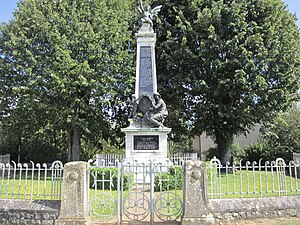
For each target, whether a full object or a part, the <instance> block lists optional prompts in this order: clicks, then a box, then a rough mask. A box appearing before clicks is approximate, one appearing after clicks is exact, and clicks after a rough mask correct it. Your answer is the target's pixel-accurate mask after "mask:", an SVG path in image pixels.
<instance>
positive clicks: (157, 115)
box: [144, 92, 168, 128]
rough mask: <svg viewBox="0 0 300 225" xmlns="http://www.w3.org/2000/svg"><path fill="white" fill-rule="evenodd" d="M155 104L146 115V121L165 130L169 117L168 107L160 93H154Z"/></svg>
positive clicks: (153, 103)
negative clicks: (164, 123) (166, 120)
mask: <svg viewBox="0 0 300 225" xmlns="http://www.w3.org/2000/svg"><path fill="white" fill-rule="evenodd" d="M153 98H154V102H151V103H152V106H151V108H150V109H149V110H148V112H146V113H145V115H144V121H145V122H146V123H148V124H149V125H152V126H153V127H159V128H164V125H163V122H164V120H165V118H166V117H167V115H168V110H167V105H166V103H165V102H164V100H162V98H161V96H160V94H159V93H157V92H156V93H153Z"/></svg>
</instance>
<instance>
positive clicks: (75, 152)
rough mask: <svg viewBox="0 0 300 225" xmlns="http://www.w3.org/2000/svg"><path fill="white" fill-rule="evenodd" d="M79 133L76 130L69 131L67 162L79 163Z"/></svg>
mask: <svg viewBox="0 0 300 225" xmlns="http://www.w3.org/2000/svg"><path fill="white" fill-rule="evenodd" d="M80 137H81V134H80V131H79V130H77V129H74V130H70V131H69V140H68V141H69V144H68V148H69V149H68V162H71V161H79V156H80Z"/></svg>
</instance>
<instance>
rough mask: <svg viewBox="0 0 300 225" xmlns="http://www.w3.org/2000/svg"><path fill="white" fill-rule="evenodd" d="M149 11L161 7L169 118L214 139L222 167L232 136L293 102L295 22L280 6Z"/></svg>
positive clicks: (214, 3)
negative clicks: (157, 9) (158, 9)
mask: <svg viewBox="0 0 300 225" xmlns="http://www.w3.org/2000/svg"><path fill="white" fill-rule="evenodd" d="M152 4H153V5H158V4H162V5H163V7H162V10H161V12H160V15H159V21H158V23H157V25H156V26H155V27H156V32H157V35H158V41H157V48H158V49H157V54H158V56H157V67H158V69H157V71H158V78H159V82H158V83H159V84H161V89H162V96H164V98H165V101H166V102H167V103H168V104H169V108H170V111H171V113H170V117H172V116H174V115H179V116H181V118H184V120H185V121H186V124H188V125H190V126H191V127H192V132H193V133H194V134H201V133H202V132H203V131H206V132H207V133H208V134H209V135H211V136H212V137H214V138H215V142H216V144H217V146H218V157H219V158H220V159H221V161H222V162H223V163H224V162H226V161H229V160H230V159H231V145H232V142H233V137H234V135H237V134H240V133H245V132H247V131H248V130H249V128H251V127H253V125H254V124H255V123H259V122H261V121H265V120H268V119H269V118H271V117H272V115H273V113H275V112H278V111H280V110H285V109H287V108H288V107H289V106H290V105H291V104H292V103H293V101H294V100H296V98H297V94H296V93H297V91H298V90H299V73H300V38H299V30H298V27H297V25H296V23H295V20H296V17H295V16H294V15H292V14H291V13H289V12H288V10H287V7H286V5H284V3H283V2H282V1H281V0H153V1H152ZM173 110H179V111H180V112H177V113H176V114H174V115H173V114H172V111H173ZM174 121H176V120H174ZM181 124H182V123H181ZM172 127H174V128H175V129H176V123H175V124H173V126H172Z"/></svg>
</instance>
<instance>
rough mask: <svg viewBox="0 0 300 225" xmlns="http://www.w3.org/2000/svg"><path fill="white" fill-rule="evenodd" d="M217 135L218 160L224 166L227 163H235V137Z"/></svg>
mask: <svg viewBox="0 0 300 225" xmlns="http://www.w3.org/2000/svg"><path fill="white" fill-rule="evenodd" d="M215 135H216V144H217V146H218V159H219V160H220V161H221V163H222V165H226V163H227V162H230V163H232V162H233V152H232V144H233V135H231V136H227V137H225V136H224V135H222V134H217V133H216V134H215Z"/></svg>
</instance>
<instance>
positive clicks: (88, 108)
mask: <svg viewBox="0 0 300 225" xmlns="http://www.w3.org/2000/svg"><path fill="white" fill-rule="evenodd" d="M131 7H132V1H131V0H128V1H127V0H126V1H123V2H122V3H120V2H119V1H118V0H112V1H109V2H108V1H104V0H103V1H96V0H92V1H90V0H80V1H72V0H70V1H69V0H64V1H50V0H45V1H38V0H24V1H23V2H21V3H20V4H19V9H18V10H17V11H16V12H15V18H14V19H13V20H12V21H11V22H10V24H4V25H1V27H0V54H1V55H2V56H3V57H1V58H0V64H1V67H2V68H1V69H0V74H1V77H2V78H1V81H2V80H3V82H4V84H5V85H4V89H3V91H1V93H3V95H2V96H0V98H1V99H5V98H7V97H8V96H15V98H11V101H12V102H10V103H8V104H12V105H14V106H15V108H10V111H11V114H12V113H16V112H17V111H18V113H20V119H22V118H25V117H26V119H28V118H30V119H29V121H30V124H31V126H32V127H35V128H36V129H40V127H43V126H46V124H49V123H50V124H51V123H52V124H56V127H55V128H54V129H56V131H55V130H53V132H54V133H55V132H57V130H63V131H69V130H72V129H75V128H76V129H79V130H80V131H81V132H83V135H81V136H82V137H83V138H85V136H84V132H85V130H89V131H90V132H91V131H94V130H99V129H100V128H99V127H101V126H104V125H103V123H107V124H108V123H109V122H108V121H109V119H110V118H109V108H108V105H109V104H108V102H114V103H115V104H119V102H120V101H115V100H114V99H123V100H124V101H125V100H126V99H127V96H128V95H129V93H128V92H129V91H130V88H128V87H129V86H130V85H131V82H132V77H133V76H132V75H133V67H132V63H133V55H130V54H129V49H128V46H127V43H128V41H129V40H130V39H131V32H132V31H131V30H129V29H128V28H129V24H130V20H131V17H132V15H131V14H132V13H131V11H130V10H131ZM7 90H11V91H10V92H7ZM32 101H36V103H35V104H32ZM91 103H92V104H91ZM110 106H111V107H114V108H118V107H117V105H113V104H112V103H110ZM41 111H42V112H43V113H42V114H41V115H40V117H35V116H36V113H37V112H41ZM104 118H106V119H104ZM46 121H47V122H46ZM28 125H29V124H28ZM21 129H22V128H21ZM24 132H26V131H24ZM33 132H35V131H33ZM103 132H107V130H105V129H103ZM105 136H108V134H105ZM99 138H101V137H99Z"/></svg>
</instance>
